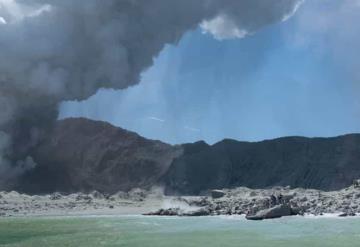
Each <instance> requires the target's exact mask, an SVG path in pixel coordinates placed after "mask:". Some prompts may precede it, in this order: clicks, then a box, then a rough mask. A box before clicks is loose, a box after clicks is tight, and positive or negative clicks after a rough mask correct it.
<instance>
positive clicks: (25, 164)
mask: <svg viewBox="0 0 360 247" xmlns="http://www.w3.org/2000/svg"><path fill="white" fill-rule="evenodd" d="M301 2H302V1H300V0H268V1H263V0H247V1H238V0H222V1H217V0H198V1H193V0H181V1H178V0H105V1H104V0H87V1H74V0H0V54H1V55H0V56H1V59H0V108H1V112H0V139H1V142H0V163H1V164H0V165H1V169H0V179H1V181H5V180H8V179H12V178H11V176H9V174H18V172H15V173H11V172H9V170H11V169H18V167H19V166H21V167H22V169H20V170H21V171H26V170H27V169H28V168H29V169H30V168H32V167H34V165H35V164H34V161H33V160H32V158H31V152H32V151H33V150H34V148H36V145H38V143H39V142H40V141H41V139H42V138H43V137H44V136H45V135H48V134H49V131H51V126H52V123H53V122H54V121H55V120H56V118H57V114H58V104H59V103H60V102H62V101H64V100H83V99H86V98H88V97H89V96H91V95H93V94H95V93H96V91H97V90H98V89H99V88H114V89H124V88H127V87H129V86H131V85H134V84H136V83H138V82H139V77H140V73H141V72H142V71H143V70H144V69H146V68H148V67H150V66H151V65H152V63H153V58H154V56H156V55H157V54H158V53H159V52H160V51H161V50H162V49H163V47H164V45H165V44H168V43H176V42H177V41H178V40H179V39H180V38H181V37H182V35H183V34H184V33H185V32H186V31H188V30H191V29H194V28H196V27H198V25H199V24H201V26H202V27H203V28H204V30H205V31H206V32H210V33H212V34H213V35H214V36H215V37H218V38H234V37H240V36H242V35H239V33H241V34H246V33H252V32H255V31H256V30H258V29H260V28H262V27H264V26H266V25H268V24H271V23H274V22H278V21H282V20H284V18H286V17H287V16H289V15H291V14H292V13H293V12H294V10H295V9H296V8H297V7H298V5H299V3H301ZM219 20H222V24H221V25H217V24H216V23H217V22H219ZM214 23H215V24H214ZM224 29H225V31H224ZM226 29H229V30H226ZM19 164H20V165H19Z"/></svg>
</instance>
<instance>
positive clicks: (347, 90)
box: [60, 0, 360, 143]
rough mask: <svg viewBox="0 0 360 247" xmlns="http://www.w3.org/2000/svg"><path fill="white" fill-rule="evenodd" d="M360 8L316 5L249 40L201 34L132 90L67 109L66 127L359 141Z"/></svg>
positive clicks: (171, 136)
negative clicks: (106, 125)
mask: <svg viewBox="0 0 360 247" xmlns="http://www.w3.org/2000/svg"><path fill="white" fill-rule="evenodd" d="M359 20H360V3H359V1H357V0H334V1H321V0H313V1H307V2H305V4H304V5H303V6H302V7H301V8H300V9H299V11H298V12H297V13H296V14H295V16H294V17H292V18H291V19H290V20H288V21H286V22H282V23H279V24H275V25H272V26H269V27H267V28H265V29H262V30H261V31H259V32H257V33H255V34H252V35H250V36H247V37H245V38H242V39H232V40H222V41H219V40H216V39H214V38H213V37H212V36H210V35H208V34H203V33H202V31H201V30H200V28H199V29H197V30H194V31H191V32H188V33H187V34H186V35H185V36H184V37H183V38H182V39H181V40H180V42H179V43H178V44H177V45H168V46H166V47H165V49H164V50H163V51H162V52H161V54H160V55H159V56H158V57H157V58H155V63H154V66H153V67H151V68H149V69H148V70H147V71H145V72H144V73H143V75H142V80H141V83H140V84H138V85H136V86H134V87H131V88H128V89H126V90H121V91H114V90H101V91H99V92H98V93H97V94H96V95H95V96H93V97H91V98H90V99H88V100H86V101H83V102H66V103H63V104H62V106H61V116H60V118H65V117H71V116H82V117H87V118H91V119H96V120H103V121H108V122H110V123H112V124H114V125H117V126H120V127H123V128H126V129H129V130H132V131H136V132H137V133H139V134H140V135H143V136H145V137H148V138H151V139H160V140H162V141H165V142H169V143H184V142H193V141H197V140H205V141H206V142H208V143H214V142H217V141H220V140H222V139H223V138H233V139H238V140H247V141H257V140H263V139H269V138H276V137H279V136H288V135H302V136H335V135H341V134H345V133H351V132H360V118H359V117H360V101H359V79H360V72H359V65H360V62H359V61H358V58H357V57H356V55H357V53H358V48H359V49H360V31H359V30H357V29H358V28H357V27H356V23H359V22H358V21H359Z"/></svg>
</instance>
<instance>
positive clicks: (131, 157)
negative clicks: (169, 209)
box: [18, 118, 182, 193]
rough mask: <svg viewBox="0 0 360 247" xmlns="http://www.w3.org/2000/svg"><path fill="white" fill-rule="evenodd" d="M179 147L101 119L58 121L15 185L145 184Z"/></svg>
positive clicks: (38, 188) (43, 189)
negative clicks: (35, 165)
mask: <svg viewBox="0 0 360 247" xmlns="http://www.w3.org/2000/svg"><path fill="white" fill-rule="evenodd" d="M181 153H182V148H181V147H180V146H171V145H169V144H165V143H162V142H160V141H154V140H148V139H145V138H143V137H141V136H139V135H137V134H136V133H133V132H129V131H126V130H123V129H121V128H117V127H114V126H112V125H110V124H108V123H105V122H99V121H92V120H88V119H83V118H76V119H66V120H62V121H58V123H57V125H56V127H55V129H54V132H53V135H52V136H50V137H49V138H48V139H47V140H46V141H45V142H44V143H43V144H42V145H41V146H40V148H39V149H38V150H36V152H35V155H34V158H35V160H36V162H37V163H38V166H37V167H36V168H35V169H34V170H32V171H31V172H29V173H27V174H26V175H25V176H24V177H23V178H22V181H21V183H20V185H19V187H18V190H20V191H24V192H27V193H49V192H54V191H62V192H75V191H86V192H90V191H93V190H98V191H101V192H107V193H115V192H117V191H129V190H131V189H132V188H149V187H151V186H152V185H154V184H156V183H157V181H158V180H159V178H160V177H161V176H162V175H163V174H164V173H165V172H166V171H167V170H168V168H169V166H170V164H171V162H172V161H173V159H174V158H175V157H178V156H179V155H180V154H181Z"/></svg>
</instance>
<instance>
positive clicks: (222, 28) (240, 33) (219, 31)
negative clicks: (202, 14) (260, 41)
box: [200, 15, 248, 40]
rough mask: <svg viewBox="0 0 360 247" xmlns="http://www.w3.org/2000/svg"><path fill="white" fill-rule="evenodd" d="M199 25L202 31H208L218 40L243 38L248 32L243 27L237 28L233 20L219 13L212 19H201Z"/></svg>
mask: <svg viewBox="0 0 360 247" xmlns="http://www.w3.org/2000/svg"><path fill="white" fill-rule="evenodd" d="M200 27H201V28H202V30H203V33H210V34H212V35H213V36H214V38H215V39H218V40H224V39H235V38H243V37H245V36H246V34H247V33H248V32H247V31H246V30H244V29H239V27H238V26H237V25H236V24H235V22H234V21H233V20H232V19H230V18H229V17H228V16H226V15H219V16H217V17H215V18H214V19H212V20H209V21H203V22H202V23H201V24H200Z"/></svg>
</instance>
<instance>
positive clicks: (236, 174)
mask: <svg viewBox="0 0 360 247" xmlns="http://www.w3.org/2000/svg"><path fill="white" fill-rule="evenodd" d="M183 147H184V154H183V155H182V156H181V157H179V158H177V159H176V160H175V161H174V162H173V164H172V165H171V167H170V169H169V170H168V172H167V174H166V175H165V176H164V183H165V184H166V185H167V189H166V191H167V193H168V194H172V193H179V194H188V195H193V194H199V193H201V192H202V191H205V190H208V189H216V188H232V187H238V186H246V187H249V188H267V187H271V186H288V185H289V186H291V187H302V188H313V189H321V190H327V191H329V190H338V189H342V188H345V187H347V186H349V185H350V184H351V183H352V181H353V180H354V179H357V178H359V177H360V135H359V134H351V135H344V136H339V137H333V138H305V137H284V138H279V139H274V140H266V141H261V142H239V141H235V140H223V141H221V142H219V143H216V144H214V145H212V146H210V145H207V144H206V143H204V142H197V143H194V144H185V145H183Z"/></svg>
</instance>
